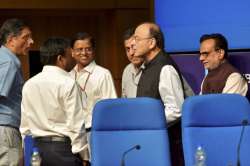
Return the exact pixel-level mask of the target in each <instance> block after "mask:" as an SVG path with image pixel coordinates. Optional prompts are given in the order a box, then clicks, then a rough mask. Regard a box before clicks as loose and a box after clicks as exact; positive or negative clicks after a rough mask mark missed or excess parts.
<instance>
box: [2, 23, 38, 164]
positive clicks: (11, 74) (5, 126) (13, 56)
mask: <svg viewBox="0 0 250 166" xmlns="http://www.w3.org/2000/svg"><path fill="white" fill-rule="evenodd" d="M33 43H34V41H33V39H32V32H31V29H30V28H29V27H28V25H27V24H26V23H25V22H23V21H22V20H19V19H8V20H6V21H5V22H4V23H3V25H2V26H1V28H0V45H1V47H0V165H12V166H16V165H18V163H19V161H20V160H21V159H22V153H21V152H22V139H21V134H20V132H19V126H20V119H21V100H22V87H23V83H24V80H23V76H22V71H21V63H20V61H19V59H18V57H17V56H20V55H28V53H29V50H30V49H31V46H32V44H33Z"/></svg>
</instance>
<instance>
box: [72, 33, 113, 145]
mask: <svg viewBox="0 0 250 166" xmlns="http://www.w3.org/2000/svg"><path fill="white" fill-rule="evenodd" d="M71 47H72V48H73V57H74V59H75V60H76V63H77V64H76V66H75V67H74V69H73V70H72V71H71V72H70V75H71V77H72V78H74V79H75V80H76V81H77V83H78V84H79V86H80V89H81V91H82V93H83V94H84V95H85V97H86V98H87V101H86V104H87V109H86V112H85V117H83V118H85V127H86V131H87V134H88V141H89V138H90V137H89V136H90V131H91V122H92V111H93V108H94V106H95V104H96V103H97V102H98V101H100V100H102V99H109V98H116V97H117V95H116V90H115V86H114V83H113V78H112V75H111V73H110V71H109V70H108V69H105V68H104V67H101V66H99V65H97V64H96V63H95V60H94V59H95V40H94V38H93V37H92V36H91V35H89V34H88V33H85V32H84V33H77V34H76V36H75V37H74V38H73V40H72V42H71Z"/></svg>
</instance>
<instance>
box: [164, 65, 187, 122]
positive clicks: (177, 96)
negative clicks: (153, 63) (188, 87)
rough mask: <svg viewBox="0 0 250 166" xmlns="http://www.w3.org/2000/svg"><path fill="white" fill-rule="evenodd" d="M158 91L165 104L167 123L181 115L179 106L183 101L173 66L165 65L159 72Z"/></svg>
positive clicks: (178, 80) (178, 79)
mask: <svg viewBox="0 0 250 166" xmlns="http://www.w3.org/2000/svg"><path fill="white" fill-rule="evenodd" d="M159 92H160V95H161V99H162V101H163V103H164V106H165V116H166V119H167V123H171V122H173V121H175V120H177V119H178V118H179V117H181V106H182V103H183V101H184V96H183V89H182V84H181V80H180V78H179V75H178V73H177V71H176V70H175V69H174V67H173V66H170V65H166V66H164V67H163V68H162V70H161V73H160V82H159Z"/></svg>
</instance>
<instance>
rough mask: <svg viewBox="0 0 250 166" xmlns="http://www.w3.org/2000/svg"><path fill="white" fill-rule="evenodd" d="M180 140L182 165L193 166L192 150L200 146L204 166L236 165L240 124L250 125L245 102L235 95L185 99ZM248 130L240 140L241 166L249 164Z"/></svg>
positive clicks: (249, 135)
mask: <svg viewBox="0 0 250 166" xmlns="http://www.w3.org/2000/svg"><path fill="white" fill-rule="evenodd" d="M182 111H183V114H182V137H183V138H182V139H183V149H184V157H185V165H186V166H193V165H194V164H195V161H194V156H195V151H196V148H197V147H198V146H199V145H201V146H202V147H203V148H204V150H205V152H206V156H207V162H206V164H207V166H222V165H223V166H224V165H225V166H226V165H229V164H231V165H236V162H237V147H238V142H239V139H240V135H241V131H242V120H248V122H250V109H249V103H248V100H247V99H246V98H245V97H242V96H240V95H237V94H211V95H202V96H194V97H190V98H188V99H187V100H186V101H185V102H184V104H183V110H182ZM249 154H250V127H249V124H248V125H247V126H246V127H245V131H244V135H243V138H242V144H241V150H240V161H241V166H249V163H250V158H249Z"/></svg>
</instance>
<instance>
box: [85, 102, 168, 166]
mask: <svg viewBox="0 0 250 166" xmlns="http://www.w3.org/2000/svg"><path fill="white" fill-rule="evenodd" d="M90 142H91V158H92V159H91V165H93V166H100V165H101V166H119V165H121V161H122V158H123V155H124V154H125V152H126V151H127V150H129V149H130V148H132V147H134V146H136V145H139V146H140V147H141V148H140V149H139V150H136V149H134V150H131V151H130V152H128V153H127V154H126V155H125V156H124V160H125V165H129V166H139V165H143V166H152V165H157V166H169V165H170V155H169V144H168V134H167V128H166V119H165V114H164V106H163V104H162V103H161V102H160V101H159V100H156V99H151V98H146V97H142V98H131V99H125V98H123V99H106V100H102V101H99V102H98V103H97V104H96V105H95V108H94V110H93V120H92V130H91V141H90Z"/></svg>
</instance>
